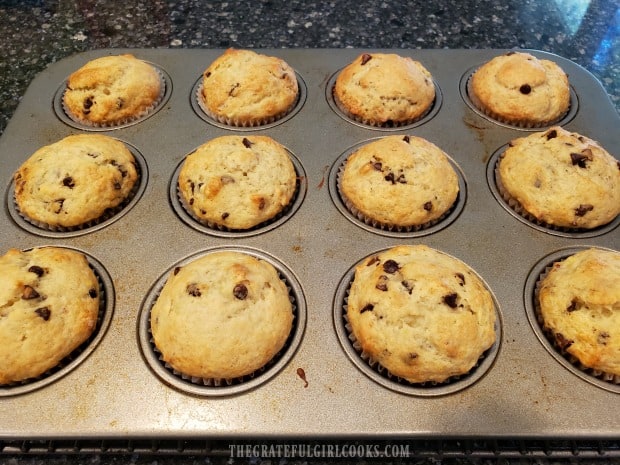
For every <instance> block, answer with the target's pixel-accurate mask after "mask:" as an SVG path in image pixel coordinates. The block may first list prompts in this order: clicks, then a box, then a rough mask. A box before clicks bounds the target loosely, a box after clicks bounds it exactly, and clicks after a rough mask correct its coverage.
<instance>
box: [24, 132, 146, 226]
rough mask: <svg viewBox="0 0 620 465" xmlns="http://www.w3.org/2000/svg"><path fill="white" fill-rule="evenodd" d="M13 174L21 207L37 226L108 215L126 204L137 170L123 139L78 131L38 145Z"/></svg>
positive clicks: (79, 222) (77, 223)
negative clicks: (42, 145)
mask: <svg viewBox="0 0 620 465" xmlns="http://www.w3.org/2000/svg"><path fill="white" fill-rule="evenodd" d="M13 180H14V182H15V202H16V204H17V207H18V209H19V212H20V213H21V214H22V215H23V216H24V217H25V218H26V219H28V220H30V221H31V222H33V223H34V224H37V225H38V226H41V227H45V228H48V229H62V228H74V227H80V226H85V225H87V224H88V223H89V222H92V221H95V220H101V219H104V218H105V217H106V215H108V214H109V213H111V212H114V210H115V209H116V208H117V207H119V206H122V204H123V203H124V202H125V201H126V200H128V199H129V198H130V196H131V194H132V192H133V190H134V186H135V185H136V182H137V180H138V171H137V170H136V162H135V159H134V156H133V155H132V154H131V152H130V151H129V149H128V148H127V147H126V146H125V144H123V143H122V142H120V141H119V140H117V139H114V138H112V137H109V136H104V135H100V134H78V135H72V136H67V137H65V138H64V139H61V140H60V141H58V142H55V143H53V144H51V145H47V146H44V147H41V148H40V149H38V150H37V151H36V152H35V153H34V154H33V155H32V156H31V157H30V158H28V160H26V161H25V162H24V163H23V164H22V165H21V166H20V167H19V169H18V170H17V171H16V172H15V173H14V175H13Z"/></svg>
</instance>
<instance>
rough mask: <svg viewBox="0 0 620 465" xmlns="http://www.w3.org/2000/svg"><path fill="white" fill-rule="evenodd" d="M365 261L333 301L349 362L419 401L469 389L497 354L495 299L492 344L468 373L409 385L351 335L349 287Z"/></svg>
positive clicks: (352, 271)
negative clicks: (373, 356)
mask: <svg viewBox="0 0 620 465" xmlns="http://www.w3.org/2000/svg"><path fill="white" fill-rule="evenodd" d="M364 260H366V259H364ZM364 260H362V261H359V262H357V263H356V264H355V265H353V266H352V267H351V268H350V269H349V270H348V271H347V273H346V274H345V275H344V276H343V278H342V280H341V281H340V283H339V285H338V289H337V291H336V295H335V297H334V307H333V318H334V327H335V329H336V334H337V336H338V339H339V341H340V344H341V346H342V348H343V349H344V351H345V352H346V354H347V356H348V357H349V359H350V360H351V362H353V364H354V365H355V366H356V367H357V368H358V369H359V370H360V371H361V372H362V373H364V374H365V375H366V376H368V377H369V378H370V379H372V380H373V381H375V382H376V383H378V384H380V385H382V386H383V387H385V388H387V389H390V390H392V391H395V392H400V393H403V394H408V395H413V396H419V397H436V396H442V395H446V394H453V393H455V392H458V391H461V390H463V389H466V388H469V387H470V386H472V385H473V384H475V383H476V382H478V381H479V380H480V379H481V378H482V377H484V375H485V374H486V373H487V372H488V370H490V369H491V367H492V366H493V364H494V362H495V358H496V357H497V354H498V353H499V349H500V344H501V340H502V320H501V314H500V312H499V306H498V303H497V301H496V299H495V297H494V296H493V303H494V305H495V309H496V316H497V318H496V320H495V335H496V338H495V342H494V343H493V345H492V346H491V347H490V348H489V349H487V350H486V351H484V352H483V353H482V354H481V355H480V357H479V359H478V362H477V363H476V364H475V365H474V366H473V367H472V368H471V370H470V371H469V372H468V373H464V374H461V375H458V376H453V377H451V378H449V379H447V380H445V381H444V382H442V383H439V382H435V381H429V382H425V383H411V382H409V381H407V380H405V379H403V378H400V377H398V376H395V375H393V374H392V373H390V372H389V370H388V369H387V368H385V367H384V366H383V365H381V363H379V362H378V361H376V360H374V359H373V358H372V357H371V356H370V355H369V354H368V353H366V352H365V351H364V350H363V349H362V347H361V345H360V343H359V342H358V341H357V338H356V337H355V335H354V334H353V332H352V330H351V326H350V324H349V321H348V318H347V308H348V304H347V302H348V297H349V292H350V288H351V284H352V283H353V278H354V276H355V268H356V266H357V265H358V264H359V263H362V262H363V261H364Z"/></svg>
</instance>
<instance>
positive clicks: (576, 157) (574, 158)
mask: <svg viewBox="0 0 620 465" xmlns="http://www.w3.org/2000/svg"><path fill="white" fill-rule="evenodd" d="M570 161H571V163H572V164H573V166H575V165H577V166H579V168H587V165H586V162H587V161H592V151H591V150H590V149H586V150H584V151H583V152H582V153H574V152H573V153H571V154H570Z"/></svg>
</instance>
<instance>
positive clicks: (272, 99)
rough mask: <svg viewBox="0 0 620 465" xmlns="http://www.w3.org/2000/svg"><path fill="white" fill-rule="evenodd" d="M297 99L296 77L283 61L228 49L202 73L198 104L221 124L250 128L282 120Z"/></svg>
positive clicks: (252, 52) (254, 53) (249, 51)
mask: <svg viewBox="0 0 620 465" xmlns="http://www.w3.org/2000/svg"><path fill="white" fill-rule="evenodd" d="M298 97H299V87H298V83H297V76H296V75H295V71H294V70H293V68H291V66H290V65H289V64H288V63H286V62H285V61H284V60H283V59H281V58H278V57H274V56H267V55H263V54H260V53H256V52H254V51H251V50H238V49H232V48H231V49H228V50H226V51H225V52H224V53H223V54H222V55H220V56H219V57H218V58H217V59H216V60H215V61H213V63H211V64H210V65H209V67H208V68H207V69H206V70H205V71H204V72H203V75H202V89H201V93H200V95H199V103H200V104H201V107H202V109H203V110H204V111H205V113H207V115H209V116H210V117H211V118H213V119H215V120H216V121H219V122H220V123H224V124H228V125H232V126H240V127H250V126H258V125H262V124H268V123H271V122H273V121H276V120H278V119H279V118H282V117H283V116H285V115H286V114H288V113H289V112H290V111H291V110H292V109H293V107H294V106H295V104H296V103H297V99H298Z"/></svg>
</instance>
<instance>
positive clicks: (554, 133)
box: [546, 129, 558, 140]
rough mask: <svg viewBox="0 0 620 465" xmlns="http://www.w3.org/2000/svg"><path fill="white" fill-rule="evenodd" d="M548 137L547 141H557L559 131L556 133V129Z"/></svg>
mask: <svg viewBox="0 0 620 465" xmlns="http://www.w3.org/2000/svg"><path fill="white" fill-rule="evenodd" d="M546 136H547V140H549V139H555V138H556V137H558V131H556V130H555V129H552V130H551V131H549V132H548V133H547V134H546Z"/></svg>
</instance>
